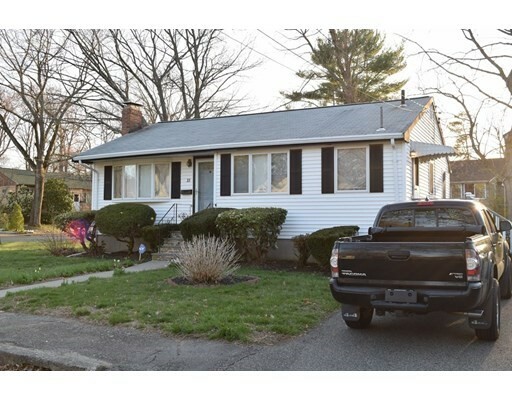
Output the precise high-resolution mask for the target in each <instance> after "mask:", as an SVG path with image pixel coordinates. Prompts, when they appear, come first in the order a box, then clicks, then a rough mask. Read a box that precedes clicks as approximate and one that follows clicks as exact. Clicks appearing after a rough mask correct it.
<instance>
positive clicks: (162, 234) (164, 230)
mask: <svg viewBox="0 0 512 400" xmlns="http://www.w3.org/2000/svg"><path fill="white" fill-rule="evenodd" d="M179 230H180V226H179V224H159V225H151V226H145V227H144V228H142V230H141V232H142V240H143V241H144V243H145V244H146V245H147V246H148V249H149V250H151V251H157V250H158V246H161V245H162V244H163V243H164V239H165V238H168V237H169V236H171V232H175V231H179Z"/></svg>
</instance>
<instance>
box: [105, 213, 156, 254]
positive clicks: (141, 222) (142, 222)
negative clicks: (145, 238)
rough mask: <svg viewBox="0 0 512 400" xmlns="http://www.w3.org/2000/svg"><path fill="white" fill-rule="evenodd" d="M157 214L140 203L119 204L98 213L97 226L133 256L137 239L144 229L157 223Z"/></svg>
mask: <svg viewBox="0 0 512 400" xmlns="http://www.w3.org/2000/svg"><path fill="white" fill-rule="evenodd" d="M155 218H156V213H155V210H153V209H152V208H151V207H150V206H148V205H145V204H139V203H118V204H111V205H109V206H106V207H103V208H102V209H100V210H98V211H97V212H96V219H95V221H96V226H97V227H98V229H99V230H100V231H101V233H104V234H107V235H111V236H113V237H115V238H116V239H117V240H119V241H120V242H124V243H126V245H127V248H128V254H132V252H133V246H134V244H135V238H138V237H141V236H142V228H144V227H145V226H150V225H153V224H154V223H155Z"/></svg>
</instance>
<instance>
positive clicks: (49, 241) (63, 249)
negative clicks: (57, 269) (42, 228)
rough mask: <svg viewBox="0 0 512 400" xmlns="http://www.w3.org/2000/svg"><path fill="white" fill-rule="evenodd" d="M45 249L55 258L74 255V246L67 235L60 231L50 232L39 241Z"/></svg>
mask: <svg viewBox="0 0 512 400" xmlns="http://www.w3.org/2000/svg"><path fill="white" fill-rule="evenodd" d="M39 242H40V243H41V245H42V246H43V248H44V249H45V250H46V251H48V252H49V253H50V254H52V255H54V256H67V255H69V254H72V253H74V246H73V244H72V243H71V242H70V241H69V238H68V237H67V236H66V234H65V233H63V232H62V231H60V230H58V229H54V230H50V231H48V232H47V233H45V235H44V236H43V238H42V239H40V240H39Z"/></svg>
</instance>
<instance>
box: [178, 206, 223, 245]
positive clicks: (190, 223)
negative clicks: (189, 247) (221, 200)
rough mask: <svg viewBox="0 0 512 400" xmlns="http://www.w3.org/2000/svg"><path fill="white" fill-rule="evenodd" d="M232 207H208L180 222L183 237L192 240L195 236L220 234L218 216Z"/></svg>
mask: <svg viewBox="0 0 512 400" xmlns="http://www.w3.org/2000/svg"><path fill="white" fill-rule="evenodd" d="M229 210H232V208H206V209H204V210H202V211H199V212H197V213H195V214H193V215H191V216H190V217H187V218H185V219H184V220H183V221H181V223H180V231H181V235H182V236H183V239H185V240H187V241H190V240H192V238H193V237H194V236H216V237H219V236H220V232H219V229H218V228H217V225H216V224H215V221H216V219H217V216H218V215H219V214H221V213H223V212H224V211H229Z"/></svg>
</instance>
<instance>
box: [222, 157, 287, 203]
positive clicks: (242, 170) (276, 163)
mask: <svg viewBox="0 0 512 400" xmlns="http://www.w3.org/2000/svg"><path fill="white" fill-rule="evenodd" d="M232 181H233V193H236V194H244V193H288V191H289V189H288V181H289V167H288V153H287V152H286V153H261V154H243V155H234V156H233V180H232Z"/></svg>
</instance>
